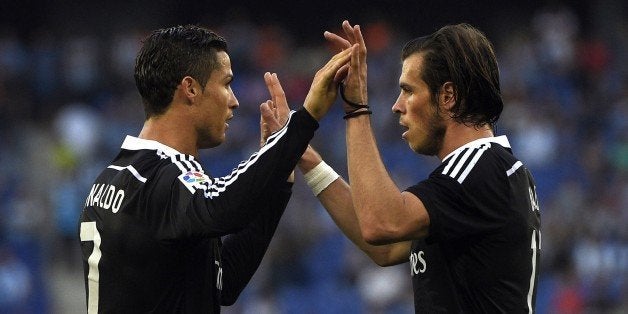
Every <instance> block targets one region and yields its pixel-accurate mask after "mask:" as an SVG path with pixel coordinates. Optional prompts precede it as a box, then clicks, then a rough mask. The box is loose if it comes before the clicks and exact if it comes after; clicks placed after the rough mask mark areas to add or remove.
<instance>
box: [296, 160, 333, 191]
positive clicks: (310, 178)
mask: <svg viewBox="0 0 628 314" xmlns="http://www.w3.org/2000/svg"><path fill="white" fill-rule="evenodd" d="M303 177H304V178H305V183H307V185H308V186H309V187H310V188H311V189H312V192H313V193H314V195H316V196H318V194H320V193H321V192H322V191H323V190H324V189H325V188H326V187H327V186H329V185H330V184H331V183H332V182H334V181H335V180H336V179H338V177H339V175H338V174H337V173H336V171H334V169H332V168H331V167H330V166H329V165H328V164H326V163H325V161H321V162H320V163H319V164H318V165H316V167H314V168H313V169H312V170H310V171H308V172H307V173H306V174H304V175H303Z"/></svg>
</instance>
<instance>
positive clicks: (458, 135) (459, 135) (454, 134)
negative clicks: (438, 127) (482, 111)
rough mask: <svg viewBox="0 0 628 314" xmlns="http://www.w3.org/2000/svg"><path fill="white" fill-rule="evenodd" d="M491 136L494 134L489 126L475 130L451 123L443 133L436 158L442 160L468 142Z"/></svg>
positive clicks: (471, 127) (474, 128)
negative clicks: (443, 136)
mask: <svg viewBox="0 0 628 314" xmlns="http://www.w3.org/2000/svg"><path fill="white" fill-rule="evenodd" d="M492 136H494V133H493V130H492V129H491V127H490V126H489V125H485V126H482V127H480V128H476V127H473V126H466V125H464V124H459V123H452V124H450V125H449V126H448V128H447V131H446V132H445V138H444V139H443V146H442V148H441V150H440V151H439V152H438V158H439V159H440V160H443V158H445V157H446V156H447V155H449V153H451V152H453V151H454V150H456V149H457V148H459V147H461V146H463V145H465V144H467V143H469V142H473V141H475V140H477V139H481V138H486V137H492Z"/></svg>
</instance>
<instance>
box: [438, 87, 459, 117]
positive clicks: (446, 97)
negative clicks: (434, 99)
mask: <svg viewBox="0 0 628 314" xmlns="http://www.w3.org/2000/svg"><path fill="white" fill-rule="evenodd" d="M438 103H439V105H440V106H443V108H445V109H447V110H451V108H453V106H454V105H455V104H456V89H455V87H454V83H453V82H445V84H443V86H441V88H440V91H439V93H438Z"/></svg>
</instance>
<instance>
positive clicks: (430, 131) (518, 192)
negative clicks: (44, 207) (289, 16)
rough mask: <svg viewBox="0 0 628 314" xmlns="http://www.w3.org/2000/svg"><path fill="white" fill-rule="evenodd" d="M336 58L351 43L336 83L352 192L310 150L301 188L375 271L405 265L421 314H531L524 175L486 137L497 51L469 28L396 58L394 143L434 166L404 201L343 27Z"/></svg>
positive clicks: (533, 210) (447, 32)
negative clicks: (398, 130) (398, 134)
mask: <svg viewBox="0 0 628 314" xmlns="http://www.w3.org/2000/svg"><path fill="white" fill-rule="evenodd" d="M343 29H344V32H345V35H346V39H345V38H343V37H341V36H338V35H336V34H332V33H326V34H325V36H326V37H327V38H328V39H329V40H332V41H333V42H336V43H339V44H340V45H342V46H343V48H346V47H349V46H351V45H352V44H355V43H357V44H359V47H360V48H359V50H358V51H359V53H357V54H354V55H353V56H352V58H351V61H350V63H351V67H350V69H349V75H348V76H347V78H346V79H345V81H344V94H341V95H342V96H343V99H344V101H345V103H344V108H345V112H346V115H345V119H346V121H347V124H346V125H347V134H346V137H347V163H348V171H349V180H350V182H351V186H350V187H349V185H347V183H346V182H345V181H344V180H343V179H342V178H339V176H338V174H336V173H335V172H334V171H333V169H331V167H329V166H328V165H327V164H325V163H324V162H323V161H322V159H321V157H320V156H319V155H318V153H316V152H315V151H314V150H313V149H311V148H308V149H307V150H306V152H305V154H304V155H303V156H302V158H301V160H300V162H299V168H300V169H301V170H302V171H303V173H304V174H305V179H306V182H307V183H308V184H309V185H310V186H311V187H312V189H313V192H314V193H315V194H316V195H317V196H318V198H319V199H320V201H321V203H322V204H323V205H324V207H325V208H326V209H327V211H328V212H329V214H330V215H331V216H332V218H333V219H334V221H335V222H336V224H337V225H338V226H339V227H340V228H341V229H342V231H343V232H344V233H345V234H346V235H347V236H348V237H349V238H350V239H351V240H352V241H353V242H354V243H355V244H356V245H357V246H358V247H359V248H360V249H362V250H363V251H364V252H366V253H367V254H368V255H369V256H370V257H371V258H372V259H373V260H374V261H375V262H376V263H377V264H379V265H381V266H389V265H396V264H400V263H403V262H406V261H409V262H410V272H411V276H412V284H413V289H414V303H415V311H416V312H417V313H532V312H533V311H534V308H535V299H536V295H535V294H536V283H537V280H538V278H537V276H538V271H539V268H538V262H539V257H540V248H541V233H540V229H539V228H540V213H539V206H538V203H537V197H536V188H535V185H534V181H533V179H532V175H531V174H530V172H529V171H528V169H526V167H525V166H524V165H523V164H522V162H521V161H519V160H518V159H517V158H516V157H515V156H514V155H513V153H512V149H511V147H510V144H509V142H508V139H507V138H506V136H497V137H496V136H495V135H494V132H495V131H494V123H495V122H496V121H497V120H498V118H499V115H500V113H501V111H502V108H503V103H502V100H501V93H500V87H499V74H498V68H497V61H496V58H495V54H494V52H493V47H492V45H491V43H490V42H489V40H488V39H487V38H486V36H485V35H484V34H482V33H481V32H480V31H479V30H477V29H476V28H474V27H472V26H470V25H468V24H458V25H448V26H445V27H443V28H441V29H439V30H438V31H436V32H435V33H433V34H431V35H429V36H426V37H421V38H418V39H415V40H412V41H410V42H409V43H408V44H407V45H406V46H405V47H404V49H403V53H402V70H401V75H400V78H399V87H400V93H399V97H398V98H397V101H396V102H395V104H394V105H393V106H392V110H393V112H395V113H397V114H399V124H400V125H401V126H402V127H403V128H404V129H405V132H404V133H403V134H402V138H403V139H404V140H406V141H407V142H408V145H409V146H410V148H411V149H412V150H413V151H414V152H416V153H420V154H425V155H434V156H437V157H438V158H439V159H440V160H441V164H440V165H439V166H438V167H437V168H436V169H435V170H434V171H433V172H432V173H431V174H430V175H429V177H428V178H427V179H425V180H423V181H421V182H419V183H417V184H416V185H413V186H411V187H408V188H407V189H406V190H405V191H400V190H399V188H397V186H396V184H395V183H394V182H393V181H392V179H391V177H390V175H389V174H388V172H387V170H386V168H385V166H384V164H383V162H382V159H381V157H380V155H379V151H378V148H377V144H376V141H375V137H374V135H373V131H372V128H371V118H370V114H371V112H370V110H369V108H368V105H367V92H366V78H367V75H366V74H367V73H366V72H367V71H366V46H365V45H364V40H363V38H362V34H361V32H360V28H359V26H357V25H356V26H351V25H350V24H349V23H348V22H347V21H345V22H343Z"/></svg>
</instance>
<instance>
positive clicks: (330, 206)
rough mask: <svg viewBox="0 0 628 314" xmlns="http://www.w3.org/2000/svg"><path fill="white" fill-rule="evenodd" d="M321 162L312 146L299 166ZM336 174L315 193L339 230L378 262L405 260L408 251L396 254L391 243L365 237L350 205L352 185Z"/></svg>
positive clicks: (309, 168) (306, 169) (307, 167)
mask: <svg viewBox="0 0 628 314" xmlns="http://www.w3.org/2000/svg"><path fill="white" fill-rule="evenodd" d="M322 162H323V160H322V158H321V157H320V156H319V155H318V154H317V153H316V152H314V150H313V149H311V148H308V149H307V150H306V152H305V153H304V154H303V156H302V157H301V160H300V161H299V163H298V166H299V169H300V170H301V172H302V173H304V174H308V173H309V172H310V171H312V169H314V168H315V167H316V166H318V165H319V164H321V163H322ZM330 170H331V169H330ZM331 171H333V170H331ZM308 175H309V174H308ZM306 177H307V176H306ZM336 177H337V178H336V179H335V180H334V181H333V182H331V183H330V184H329V185H327V186H326V187H325V188H324V189H323V190H322V191H320V192H319V193H318V194H317V195H316V197H317V198H318V199H319V201H320V202H321V204H322V205H323V207H324V208H325V210H326V211H327V212H328V214H329V215H330V217H331V218H332V220H333V221H334V223H335V224H336V225H337V226H338V228H340V230H342V232H343V233H344V234H345V235H346V236H347V237H348V238H349V239H350V240H351V242H353V243H354V244H355V245H356V246H357V247H358V248H360V249H361V250H362V251H363V252H364V253H366V254H367V255H368V256H369V257H370V258H371V259H372V260H373V261H374V262H375V263H377V264H378V265H380V266H388V265H395V264H398V263H401V262H404V261H406V259H407V254H405V253H401V254H396V253H397V251H398V250H395V249H394V246H393V245H383V246H374V245H371V244H368V243H367V242H366V241H364V238H363V237H362V232H361V230H360V225H359V223H358V219H357V216H356V214H355V211H354V208H353V200H352V199H351V187H350V186H349V185H348V184H347V182H346V181H345V180H343V179H342V177H339V176H336ZM315 190H316V191H318V188H315ZM316 191H314V190H313V192H314V193H315V194H316V193H317V192H316Z"/></svg>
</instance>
